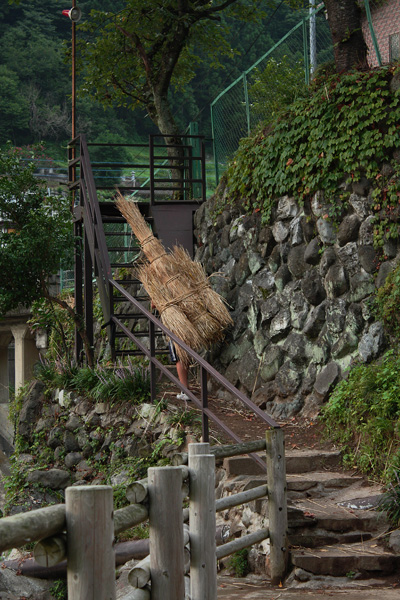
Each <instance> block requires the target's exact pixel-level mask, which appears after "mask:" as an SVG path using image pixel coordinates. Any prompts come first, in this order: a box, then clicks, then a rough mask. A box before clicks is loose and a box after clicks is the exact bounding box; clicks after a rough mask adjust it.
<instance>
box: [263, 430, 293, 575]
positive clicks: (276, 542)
mask: <svg viewBox="0 0 400 600" xmlns="http://www.w3.org/2000/svg"><path fill="white" fill-rule="evenodd" d="M266 442H267V485H268V514H269V530H270V538H271V554H270V564H271V582H272V583H273V584H274V585H277V584H279V583H281V582H282V581H283V580H284V578H285V575H286V570H287V561H288V549H287V528H288V520H287V499H286V465H285V440H284V433H283V430H282V429H269V430H267V431H266Z"/></svg>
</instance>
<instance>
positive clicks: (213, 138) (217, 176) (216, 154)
mask: <svg viewBox="0 0 400 600" xmlns="http://www.w3.org/2000/svg"><path fill="white" fill-rule="evenodd" d="M210 111H211V132H212V142H213V151H214V168H215V184H216V185H218V184H219V170H218V153H217V140H216V139H215V124H214V105H213V104H211V106H210Z"/></svg>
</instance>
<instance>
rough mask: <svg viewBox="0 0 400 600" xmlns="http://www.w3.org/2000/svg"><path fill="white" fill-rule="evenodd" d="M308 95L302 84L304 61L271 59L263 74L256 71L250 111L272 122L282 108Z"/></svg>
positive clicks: (250, 88)
mask: <svg viewBox="0 0 400 600" xmlns="http://www.w3.org/2000/svg"><path fill="white" fill-rule="evenodd" d="M307 95H308V88H307V86H306V84H305V82H304V67H303V60H302V59H301V60H297V61H294V60H293V59H290V58H289V57H288V56H286V55H284V56H282V58H281V59H280V60H275V59H274V58H271V59H270V60H269V61H268V62H267V64H266V66H265V68H264V70H263V71H260V70H259V69H256V70H255V73H254V75H253V77H252V83H251V85H250V86H249V96H250V98H251V106H252V111H253V112H254V113H255V114H259V115H261V116H263V117H264V118H265V115H268V117H267V118H268V122H272V121H273V120H274V119H275V117H276V115H277V113H279V112H281V111H282V107H284V108H285V107H287V106H288V105H290V104H291V103H292V102H293V101H294V100H295V99H296V98H301V97H304V96H307Z"/></svg>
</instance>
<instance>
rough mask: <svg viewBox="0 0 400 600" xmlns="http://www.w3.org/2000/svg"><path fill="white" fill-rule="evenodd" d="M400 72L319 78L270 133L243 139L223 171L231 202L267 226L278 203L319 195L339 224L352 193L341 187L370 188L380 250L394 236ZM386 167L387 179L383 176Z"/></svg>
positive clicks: (393, 69)
mask: <svg viewBox="0 0 400 600" xmlns="http://www.w3.org/2000/svg"><path fill="white" fill-rule="evenodd" d="M399 69H400V67H399V66H398V65H397V66H390V67H384V68H381V69H376V70H371V71H367V72H359V71H354V72H350V73H345V74H340V75H338V74H335V75H333V76H329V77H326V76H325V75H324V76H323V78H318V79H316V80H315V82H314V83H313V85H312V87H311V94H310V96H309V97H307V98H301V99H298V100H296V101H295V102H293V104H291V105H290V107H289V108H288V109H286V111H284V112H282V113H281V114H280V117H279V118H278V119H277V120H276V121H275V123H274V124H273V125H268V127H265V125H264V126H263V127H261V128H260V129H259V130H258V132H256V134H255V135H254V136H252V137H249V138H244V139H243V140H242V141H241V143H240V146H239V149H238V151H237V152H236V154H235V156H234V158H233V160H232V161H231V164H230V166H229V169H228V185H229V190H230V193H231V195H232V198H233V200H238V201H240V202H244V205H245V206H247V208H248V210H250V211H253V210H257V211H260V212H261V215H262V219H263V222H264V223H267V222H269V220H270V217H271V211H272V208H273V206H274V204H275V202H276V200H277V198H279V197H281V196H284V195H291V196H293V197H295V198H296V199H297V200H298V201H300V202H303V201H304V200H306V199H307V198H309V197H311V196H312V194H314V193H315V192H317V191H318V190H323V191H324V195H325V199H326V201H327V203H329V205H330V209H329V211H328V216H330V217H332V218H333V219H334V220H336V217H337V213H338V212H340V209H341V208H340V206H341V202H345V201H346V200H347V198H348V196H349V193H350V192H349V191H347V190H344V189H343V190H342V191H338V190H339V185H340V184H341V183H343V181H345V182H346V183H347V184H351V183H352V182H357V181H359V180H360V179H361V177H362V176H366V177H367V178H368V179H370V180H374V185H375V188H374V192H373V208H374V211H375V215H376V219H375V224H374V229H375V231H374V234H375V235H374V240H375V245H376V246H377V247H382V246H383V243H384V240H385V239H386V238H388V237H396V236H397V234H398V225H397V218H398V212H399V203H398V200H399V193H400V185H399V170H400V166H399V164H398V163H396V161H394V160H393V152H394V151H395V150H396V149H397V148H398V136H399V127H400V125H399V122H400V90H397V91H392V90H391V88H390V82H391V80H392V77H393V75H394V74H395V73H396V72H398V70H399ZM383 163H390V164H391V166H392V170H393V172H392V174H391V175H387V171H384V172H383V173H381V170H380V169H381V166H382V164H383Z"/></svg>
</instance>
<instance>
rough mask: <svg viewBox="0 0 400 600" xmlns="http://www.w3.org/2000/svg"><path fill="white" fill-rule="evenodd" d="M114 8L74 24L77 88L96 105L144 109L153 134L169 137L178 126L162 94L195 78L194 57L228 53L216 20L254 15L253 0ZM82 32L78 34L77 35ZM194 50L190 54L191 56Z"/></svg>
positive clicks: (153, 1) (138, 0) (171, 1)
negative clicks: (79, 71) (80, 78)
mask: <svg viewBox="0 0 400 600" xmlns="http://www.w3.org/2000/svg"><path fill="white" fill-rule="evenodd" d="M123 4H124V6H123V8H122V9H121V10H119V11H117V10H114V11H112V12H111V11H110V12H104V11H92V12H91V15H90V19H89V20H88V21H87V22H86V24H84V25H82V28H81V32H82V31H86V39H85V40H84V41H83V43H82V44H81V46H80V55H81V57H82V63H83V70H84V73H85V85H84V89H85V91H86V92H87V93H89V94H90V95H92V97H94V98H96V99H97V100H99V101H100V102H102V103H103V104H111V103H113V102H117V103H119V104H122V105H126V106H130V107H131V108H135V107H136V106H140V105H141V106H145V108H146V110H147V113H148V115H149V116H150V118H151V120H152V121H153V122H154V123H155V125H156V126H157V128H158V129H159V131H160V132H161V133H162V134H163V135H164V136H165V137H167V139H168V138H172V139H175V138H176V136H178V135H179V133H180V132H179V129H178V127H177V125H176V122H175V119H174V117H173V115H172V111H171V108H170V101H169V92H170V90H171V87H172V88H180V89H183V88H184V87H185V85H186V84H187V83H188V82H189V81H190V80H191V78H192V77H193V76H194V74H195V68H196V65H197V64H198V62H199V60H200V59H199V53H201V54H202V56H203V57H204V59H205V60H208V61H209V64H210V66H211V67H213V66H216V65H217V64H218V61H219V57H220V56H221V55H223V54H226V55H231V56H232V54H233V50H232V49H231V48H230V46H229V45H228V44H227V42H226V39H225V35H224V34H225V33H226V31H225V28H224V26H223V25H222V23H221V19H220V15H221V13H222V12H223V11H228V13H229V14H230V15H231V16H233V17H237V18H243V19H251V18H256V16H257V18H261V16H262V12H261V11H260V9H259V8H258V10H257V12H256V10H255V9H256V6H257V5H258V6H259V3H257V2H256V0H247V1H243V2H242V1H240V0H219V1H216V2H210V1H209V0H126V1H125V2H124V3H123ZM81 35H82V33H81V34H80V36H81ZM194 48H196V52H195V51H194Z"/></svg>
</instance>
